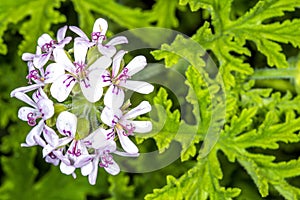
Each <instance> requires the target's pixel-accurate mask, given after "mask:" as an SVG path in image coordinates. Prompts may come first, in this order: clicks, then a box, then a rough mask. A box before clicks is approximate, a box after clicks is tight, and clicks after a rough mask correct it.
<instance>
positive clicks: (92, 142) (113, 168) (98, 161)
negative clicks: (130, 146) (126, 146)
mask: <svg viewBox="0 0 300 200" xmlns="http://www.w3.org/2000/svg"><path fill="white" fill-rule="evenodd" d="M109 131H110V130H104V129H102V128H99V129H97V130H96V131H94V132H93V133H91V134H90V135H89V136H88V137H86V138H85V139H84V143H85V144H86V145H87V147H89V148H92V149H94V154H93V156H94V158H93V161H92V163H93V169H92V171H91V173H90V174H89V176H88V179H89V182H90V184H92V185H94V184H95V183H96V179H97V173H98V167H103V168H104V169H105V170H106V171H107V172H108V173H109V174H112V175H116V174H118V173H119V172H120V167H119V165H118V164H117V163H116V162H115V161H114V160H113V156H112V154H118V155H121V156H127V157H137V156H138V155H139V154H137V153H135V154H128V153H125V152H120V151H117V150H116V148H117V146H116V142H115V141H114V140H113V139H112V138H111V139H106V135H107V134H109Z"/></svg>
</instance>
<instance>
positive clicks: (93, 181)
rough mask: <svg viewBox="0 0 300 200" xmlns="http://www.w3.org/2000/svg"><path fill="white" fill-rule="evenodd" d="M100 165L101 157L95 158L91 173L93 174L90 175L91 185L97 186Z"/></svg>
mask: <svg viewBox="0 0 300 200" xmlns="http://www.w3.org/2000/svg"><path fill="white" fill-rule="evenodd" d="M98 163H99V157H98V156H97V157H95V158H94V160H93V161H92V164H93V169H92V171H91V173H90V174H89V178H88V179H89V183H90V184H91V185H95V184H96V180H97V175H98Z"/></svg>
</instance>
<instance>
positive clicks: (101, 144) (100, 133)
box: [83, 128, 109, 149]
mask: <svg viewBox="0 0 300 200" xmlns="http://www.w3.org/2000/svg"><path fill="white" fill-rule="evenodd" d="M106 132H107V130H104V129H103V128H98V129H97V130H95V131H94V132H92V133H91V134H90V135H89V136H87V137H86V138H84V140H83V141H84V143H85V144H86V146H88V147H92V148H94V149H104V148H105V147H106V146H107V145H108V144H109V143H108V140H106V134H107V133H106Z"/></svg>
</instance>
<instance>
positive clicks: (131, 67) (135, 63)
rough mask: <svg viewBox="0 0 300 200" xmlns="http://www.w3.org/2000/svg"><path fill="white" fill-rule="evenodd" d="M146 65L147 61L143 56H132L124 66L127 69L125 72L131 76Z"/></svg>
mask: <svg viewBox="0 0 300 200" xmlns="http://www.w3.org/2000/svg"><path fill="white" fill-rule="evenodd" d="M146 65H147V61H146V58H145V56H136V57H134V58H133V59H132V60H131V61H130V62H129V63H128V64H127V66H126V68H127V69H128V72H127V74H128V75H129V76H132V75H134V74H136V73H137V72H139V71H141V70H142V69H144V67H145V66H146Z"/></svg>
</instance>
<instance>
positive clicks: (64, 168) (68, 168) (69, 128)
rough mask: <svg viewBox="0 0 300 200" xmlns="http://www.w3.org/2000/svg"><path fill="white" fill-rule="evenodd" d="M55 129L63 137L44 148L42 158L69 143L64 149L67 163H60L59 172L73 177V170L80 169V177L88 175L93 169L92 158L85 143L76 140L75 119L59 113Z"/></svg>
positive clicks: (72, 115) (68, 113)
mask: <svg viewBox="0 0 300 200" xmlns="http://www.w3.org/2000/svg"><path fill="white" fill-rule="evenodd" d="M56 128H57V130H58V132H59V133H60V134H61V135H62V136H63V137H62V138H59V139H58V140H57V141H52V144H50V143H49V144H47V145H46V146H44V148H43V156H44V157H46V156H47V155H49V154H51V153H54V152H55V151H56V150H58V149H60V148H64V147H65V146H66V145H67V144H69V143H71V144H70V146H69V148H68V149H67V150H65V148H64V151H65V154H64V157H65V159H66V160H67V161H65V159H64V160H62V162H61V163H60V170H61V172H62V173H64V174H67V175H70V174H73V176H75V173H74V171H75V169H76V168H81V173H82V175H84V176H86V175H88V174H89V173H90V172H91V171H92V168H93V166H92V163H91V160H92V156H91V155H89V153H88V151H87V148H86V145H85V143H84V142H83V141H82V140H81V139H76V129H77V117H76V116H75V115H74V114H72V113H70V112H67V111H63V112H61V113H60V114H59V115H58V117H57V120H56Z"/></svg>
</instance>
